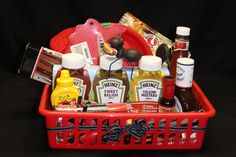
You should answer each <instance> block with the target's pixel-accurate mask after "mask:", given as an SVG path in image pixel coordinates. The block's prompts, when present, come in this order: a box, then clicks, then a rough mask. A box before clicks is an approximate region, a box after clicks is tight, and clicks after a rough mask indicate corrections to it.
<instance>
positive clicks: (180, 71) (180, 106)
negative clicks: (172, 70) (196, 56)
mask: <svg viewBox="0 0 236 157" xmlns="http://www.w3.org/2000/svg"><path fill="white" fill-rule="evenodd" d="M193 70H194V60H193V59H191V58H179V59H177V66H176V82H175V84H176V87H175V100H176V110H177V112H192V111H196V110H197V106H196V105H197V104H196V99H195V98H194V95H193V91H192V81H193Z"/></svg>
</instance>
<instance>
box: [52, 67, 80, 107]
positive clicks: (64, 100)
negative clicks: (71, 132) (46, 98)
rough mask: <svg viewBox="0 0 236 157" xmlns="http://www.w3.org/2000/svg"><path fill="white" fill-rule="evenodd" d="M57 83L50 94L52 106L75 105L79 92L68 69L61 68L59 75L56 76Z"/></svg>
mask: <svg viewBox="0 0 236 157" xmlns="http://www.w3.org/2000/svg"><path fill="white" fill-rule="evenodd" d="M56 81H57V85H56V87H55V89H54V90H53V92H52V94H51V104H52V107H53V108H55V107H59V106H64V105H76V104H77V102H78V97H79V96H80V93H79V91H78V89H77V88H76V86H75V85H74V82H73V78H72V77H70V74H69V71H68V70H62V71H61V74H60V77H59V78H57V80H56Z"/></svg>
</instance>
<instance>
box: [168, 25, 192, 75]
mask: <svg viewBox="0 0 236 157" xmlns="http://www.w3.org/2000/svg"><path fill="white" fill-rule="evenodd" d="M189 35H190V28H188V27H181V26H178V27H177V28H176V37H175V44H174V50H173V52H172V57H171V62H170V68H169V71H170V75H171V76H172V77H175V76H176V64H177V59H178V58H182V57H188V56H189V52H188V50H189Z"/></svg>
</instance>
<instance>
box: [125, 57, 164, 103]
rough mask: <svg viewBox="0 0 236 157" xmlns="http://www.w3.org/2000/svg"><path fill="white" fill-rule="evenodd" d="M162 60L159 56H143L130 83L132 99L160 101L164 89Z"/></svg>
mask: <svg viewBox="0 0 236 157" xmlns="http://www.w3.org/2000/svg"><path fill="white" fill-rule="evenodd" d="M161 66H162V60H161V58H160V57H157V56H151V55H147V56H142V58H141V59H140V61H139V68H138V70H137V71H136V72H135V74H134V77H133V79H131V83H130V84H131V85H130V100H131V101H158V100H159V98H160V95H161V91H162V77H164V73H163V72H161Z"/></svg>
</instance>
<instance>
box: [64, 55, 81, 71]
mask: <svg viewBox="0 0 236 157" xmlns="http://www.w3.org/2000/svg"><path fill="white" fill-rule="evenodd" d="M84 64H85V58H84V56H83V55H81V54H75V53H67V54H64V55H63V56H62V60H61V65H62V67H64V68H67V69H81V68H83V67H84Z"/></svg>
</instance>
